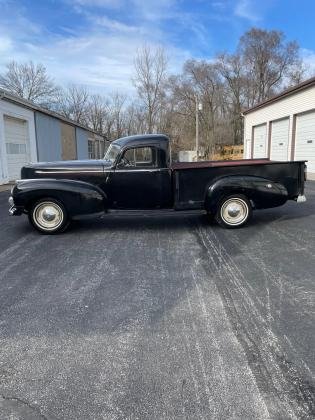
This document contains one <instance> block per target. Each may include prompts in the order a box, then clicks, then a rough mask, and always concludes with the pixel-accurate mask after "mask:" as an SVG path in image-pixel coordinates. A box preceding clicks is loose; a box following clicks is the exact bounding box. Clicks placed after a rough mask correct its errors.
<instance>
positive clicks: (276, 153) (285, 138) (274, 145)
mask: <svg viewBox="0 0 315 420" xmlns="http://www.w3.org/2000/svg"><path fill="white" fill-rule="evenodd" d="M289 127H290V119H289V118H285V119H283V120H278V121H273V122H272V125H271V144H270V159H271V160H287V159H288V148H289Z"/></svg>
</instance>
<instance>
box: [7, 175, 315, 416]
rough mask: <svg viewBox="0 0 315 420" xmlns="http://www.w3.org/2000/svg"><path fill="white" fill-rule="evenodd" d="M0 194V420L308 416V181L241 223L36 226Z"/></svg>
mask: <svg viewBox="0 0 315 420" xmlns="http://www.w3.org/2000/svg"><path fill="white" fill-rule="evenodd" d="M8 195H9V194H8V193H0V418H1V419H23V420H24V419H32V420H36V419H84V420H88V419H242V420H244V419H312V418H315V403H314V400H315V351H314V349H315V282H314V273H315V230H314V226H315V183H310V182H309V183H308V185H307V197H308V201H307V203H305V204H301V205H297V204H295V203H289V204H287V205H285V206H284V207H281V208H278V209H273V210H266V211H260V212H256V213H255V215H254V218H253V221H252V222H251V223H250V225H248V226H247V227H245V228H243V229H239V230H234V231H230V230H223V229H222V228H220V227H218V226H211V225H209V224H208V222H207V220H206V218H205V217H204V216H183V215H181V214H176V215H172V216H164V217H140V216H137V217H135V216H123V217H122V216H113V215H111V216H106V217H105V218H103V219H99V220H92V221H84V222H80V223H77V224H76V225H75V226H74V227H73V228H72V229H71V230H69V231H68V232H66V233H65V234H63V235H57V236H42V235H40V234H38V233H37V232H35V231H34V230H33V229H32V228H31V227H30V226H29V224H28V222H27V219H26V217H24V216H23V217H12V218H10V217H9V216H8V214H7V198H8Z"/></svg>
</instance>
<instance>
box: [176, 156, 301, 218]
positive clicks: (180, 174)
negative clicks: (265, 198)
mask: <svg viewBox="0 0 315 420" xmlns="http://www.w3.org/2000/svg"><path fill="white" fill-rule="evenodd" d="M302 167H303V169H302ZM303 171H304V162H269V161H267V162H266V163H263V164H262V163H260V164H258V165H253V164H252V163H251V164H248V165H246V164H243V165H235V166H232V165H231V164H230V165H228V166H216V167H211V166H210V167H199V168H198V167H194V168H185V169H179V168H178V169H175V168H174V169H173V174H174V183H175V208H176V209H178V210H180V209H201V208H203V206H204V200H205V193H206V191H207V188H208V187H209V186H210V185H211V184H212V183H213V182H215V180H217V179H219V178H221V177H224V176H229V175H231V176H232V175H239V176H251V175H252V176H257V177H262V178H266V179H269V180H270V181H274V182H280V183H281V184H282V185H284V186H285V188H286V189H287V191H288V199H294V198H296V197H297V196H298V195H299V194H302V193H303V180H302V179H301V177H302V174H303Z"/></svg>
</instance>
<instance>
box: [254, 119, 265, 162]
mask: <svg viewBox="0 0 315 420" xmlns="http://www.w3.org/2000/svg"><path fill="white" fill-rule="evenodd" d="M253 136H254V152H253V157H254V159H261V158H266V157H267V124H263V125H257V126H256V127H254V128H253Z"/></svg>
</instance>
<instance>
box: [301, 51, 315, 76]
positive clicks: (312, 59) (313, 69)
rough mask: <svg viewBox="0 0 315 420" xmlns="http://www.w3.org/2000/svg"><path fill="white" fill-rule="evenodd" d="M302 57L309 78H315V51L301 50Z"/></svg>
mask: <svg viewBox="0 0 315 420" xmlns="http://www.w3.org/2000/svg"><path fill="white" fill-rule="evenodd" d="M301 57H302V60H303V63H304V64H305V65H306V72H307V76H308V77H312V76H315V51H313V50H309V49H307V48H301Z"/></svg>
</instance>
